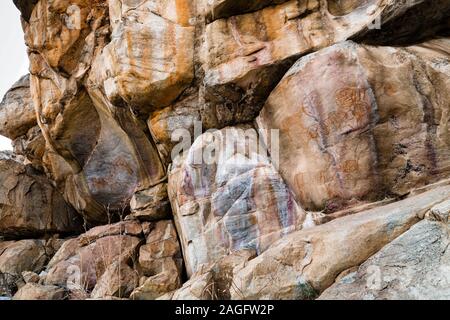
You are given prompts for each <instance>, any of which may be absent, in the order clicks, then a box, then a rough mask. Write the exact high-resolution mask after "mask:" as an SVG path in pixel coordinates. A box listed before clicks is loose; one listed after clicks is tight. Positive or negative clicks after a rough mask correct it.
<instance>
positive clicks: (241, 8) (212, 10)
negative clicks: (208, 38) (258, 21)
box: [204, 0, 288, 22]
mask: <svg viewBox="0 0 450 320" xmlns="http://www.w3.org/2000/svg"><path fill="white" fill-rule="evenodd" d="M286 1H288V0H254V1H245V0H209V1H206V3H205V4H204V7H205V8H206V16H207V21H208V22H211V21H214V20H217V19H222V18H228V17H231V16H234V15H239V14H243V13H246V12H251V11H256V10H259V9H261V8H264V7H267V6H269V5H276V4H280V3H283V2H286Z"/></svg>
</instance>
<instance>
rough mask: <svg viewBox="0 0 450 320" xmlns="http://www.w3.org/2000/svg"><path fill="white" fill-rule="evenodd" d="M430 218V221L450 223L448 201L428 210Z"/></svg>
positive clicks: (449, 203) (449, 201)
mask: <svg viewBox="0 0 450 320" xmlns="http://www.w3.org/2000/svg"><path fill="white" fill-rule="evenodd" d="M430 216H431V218H432V219H435V220H437V221H441V222H443V223H448V222H450V220H449V216H450V200H447V201H444V202H442V203H440V204H438V205H436V206H434V207H433V208H431V210H430Z"/></svg>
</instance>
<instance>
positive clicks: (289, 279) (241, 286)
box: [231, 186, 450, 299]
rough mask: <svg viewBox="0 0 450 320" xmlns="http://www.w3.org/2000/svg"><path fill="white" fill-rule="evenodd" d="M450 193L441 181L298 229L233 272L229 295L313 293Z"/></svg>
mask: <svg viewBox="0 0 450 320" xmlns="http://www.w3.org/2000/svg"><path fill="white" fill-rule="evenodd" d="M449 195H450V187H449V186H446V187H440V188H436V189H435V190H432V191H428V192H426V193H423V194H421V195H418V196H415V197H411V198H408V199H406V200H402V201H399V202H396V203H393V204H389V205H387V206H383V207H379V208H375V209H372V210H369V211H365V212H361V213H357V214H355V215H352V216H347V217H343V218H340V219H337V220H335V221H332V222H330V223H327V224H324V225H320V226H317V227H313V228H310V229H308V230H301V231H297V232H295V233H293V234H291V235H289V236H287V237H285V238H283V239H281V240H280V241H278V242H277V243H276V244H274V245H273V246H272V247H271V248H270V249H269V250H267V251H266V252H264V253H263V254H261V255H260V256H258V257H257V258H255V259H253V260H251V261H249V262H248V263H247V265H246V266H245V267H244V268H243V269H241V270H239V271H236V272H235V275H234V277H233V283H235V284H236V286H235V287H233V288H232V289H231V298H232V299H313V298H316V297H317V295H318V294H320V293H321V292H323V291H324V290H325V289H326V288H328V287H329V286H330V285H332V284H333V282H334V281H335V279H336V277H337V276H338V275H339V274H340V273H341V272H343V271H345V270H348V269H349V268H352V267H355V266H358V265H360V264H361V263H363V262H364V261H366V260H367V259H368V258H369V257H370V256H372V255H373V254H375V253H377V252H378V251H379V250H380V249H382V248H383V247H384V246H385V245H387V244H388V243H390V242H391V241H393V240H394V239H395V238H397V237H398V236H400V235H401V234H402V233H404V232H406V231H407V230H408V229H409V228H410V227H411V226H413V225H414V224H415V223H417V222H418V221H419V220H420V219H421V218H423V217H424V215H425V213H426V212H427V211H428V210H429V209H430V208H431V207H433V205H434V204H437V203H440V202H442V201H443V200H444V199H447V198H448V197H449Z"/></svg>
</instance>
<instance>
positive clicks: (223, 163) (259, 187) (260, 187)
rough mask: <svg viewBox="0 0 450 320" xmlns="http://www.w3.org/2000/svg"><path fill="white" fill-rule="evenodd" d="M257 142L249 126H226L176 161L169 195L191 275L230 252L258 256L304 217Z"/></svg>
mask: <svg viewBox="0 0 450 320" xmlns="http://www.w3.org/2000/svg"><path fill="white" fill-rule="evenodd" d="M258 144H259V139H258V134H257V132H256V130H254V129H253V128H251V127H248V126H242V127H238V128H225V129H222V130H220V131H216V132H214V133H205V134H204V135H202V136H200V137H199V138H198V139H197V140H196V141H195V142H194V144H193V145H192V147H191V148H190V149H189V152H188V153H187V155H185V156H184V157H183V158H182V159H178V160H177V161H176V163H174V165H173V168H172V171H171V173H170V177H169V190H170V193H169V195H170V199H171V203H172V206H173V209H174V214H175V220H176V222H177V225H178V229H179V233H180V236H181V242H182V245H183V249H184V250H183V253H184V255H185V262H186V268H187V272H188V274H189V275H190V274H192V273H193V272H195V271H197V270H198V268H199V266H201V265H202V264H206V263H209V262H212V261H214V260H216V259H217V258H219V257H221V256H224V255H227V254H229V253H230V252H231V251H236V250H240V249H254V250H256V251H257V252H258V253H261V252H262V251H264V250H265V249H267V248H268V247H269V246H270V245H271V244H272V243H273V242H274V241H275V240H278V239H279V238H281V237H282V236H284V235H286V234H288V233H290V232H292V231H294V230H296V229H297V228H301V225H302V222H303V221H304V220H305V213H304V212H303V210H302V209H301V208H300V207H298V206H297V204H296V202H295V200H294V197H293V195H292V194H291V192H290V190H289V189H288V188H287V187H286V185H285V184H284V182H283V180H282V179H281V177H280V176H279V175H278V173H277V171H276V170H275V168H274V167H273V165H272V164H271V161H270V159H269V158H268V157H267V153H264V151H265V149H264V148H262V150H261V149H259V150H258ZM213 149H214V150H213ZM202 159H203V160H204V161H202Z"/></svg>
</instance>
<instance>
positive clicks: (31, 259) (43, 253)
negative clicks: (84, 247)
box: [0, 240, 59, 295]
mask: <svg viewBox="0 0 450 320" xmlns="http://www.w3.org/2000/svg"><path fill="white" fill-rule="evenodd" d="M58 247H59V242H58V241H44V240H21V241H6V242H1V243H0V295H11V294H12V293H13V292H14V291H15V290H16V289H17V287H19V286H20V285H21V281H22V273H23V272H25V271H32V272H41V271H42V270H43V269H44V267H45V265H46V263H47V262H48V260H49V259H50V258H51V256H52V255H53V254H54V252H55V251H56V250H57V249H58Z"/></svg>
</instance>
